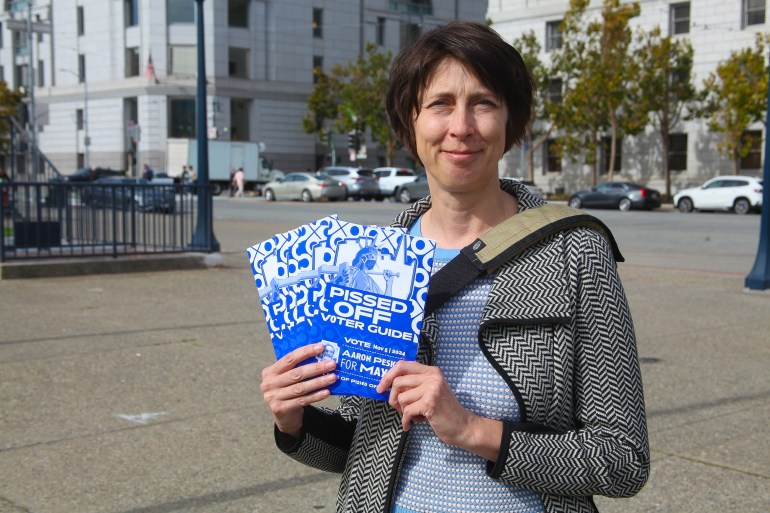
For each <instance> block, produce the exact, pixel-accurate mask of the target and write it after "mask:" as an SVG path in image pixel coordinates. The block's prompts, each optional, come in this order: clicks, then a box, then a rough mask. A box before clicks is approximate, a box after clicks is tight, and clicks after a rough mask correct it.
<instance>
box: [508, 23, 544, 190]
mask: <svg viewBox="0 0 770 513" xmlns="http://www.w3.org/2000/svg"><path fill="white" fill-rule="evenodd" d="M513 46H514V48H516V49H517V50H518V51H519V53H520V54H521V57H522V59H524V64H525V65H526V66H527V69H528V70H529V73H530V75H532V81H533V82H534V84H535V91H534V94H535V97H534V102H533V104H532V110H533V112H532V118H531V120H530V123H529V126H528V127H527V137H528V138H529V145H528V148H527V175H528V176H527V178H528V179H529V180H534V173H535V170H534V167H535V165H534V160H535V159H534V156H535V153H536V152H537V150H538V149H540V148H541V147H542V146H543V144H544V143H545V142H546V141H547V140H548V137H549V136H550V134H551V131H552V127H553V122H552V113H553V109H554V102H553V101H551V100H552V98H551V96H550V91H551V80H552V76H553V72H552V71H551V69H550V68H549V67H548V66H547V65H546V64H545V63H543V61H541V60H540V51H541V46H540V43H539V42H538V41H537V36H536V35H535V33H534V32H533V31H529V32H527V33H525V34H522V36H521V37H519V38H517V39H515V40H514V41H513Z"/></svg>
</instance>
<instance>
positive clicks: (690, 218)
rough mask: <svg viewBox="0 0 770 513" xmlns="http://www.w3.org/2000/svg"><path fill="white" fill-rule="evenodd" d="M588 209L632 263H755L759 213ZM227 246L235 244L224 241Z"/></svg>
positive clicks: (238, 208) (359, 217) (367, 214)
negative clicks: (684, 212)
mask: <svg viewBox="0 0 770 513" xmlns="http://www.w3.org/2000/svg"><path fill="white" fill-rule="evenodd" d="M405 207H406V205H404V204H402V203H394V202H390V201H384V202H378V201H368V202H362V201H346V202H337V203H327V202H316V203H301V202H296V201H295V202H289V201H285V202H266V201H265V200H264V199H262V198H249V199H244V200H233V199H231V198H224V197H220V198H216V199H215V209H214V215H215V218H216V220H230V221H239V222H249V221H251V222H253V223H255V227H254V229H257V227H259V228H260V229H261V228H262V227H265V228H268V227H270V226H276V227H279V228H277V229H276V230H275V231H273V232H270V230H269V229H268V230H266V231H267V232H268V233H267V234H266V236H267V237H269V236H271V235H272V233H276V232H278V231H285V230H289V229H291V228H294V227H296V226H298V225H300V224H303V223H306V222H308V221H312V220H315V219H320V218H321V217H324V216H325V215H328V214H329V213H332V212H335V213H337V214H339V216H340V218H341V219H345V220H347V221H352V222H356V223H362V224H384V223H389V222H390V221H391V220H392V219H393V217H395V215H396V214H397V213H398V212H400V211H401V210H403V209H404V208H405ZM586 212H588V213H590V214H592V215H594V216H596V217H598V218H599V219H601V220H602V221H603V222H604V223H605V224H607V226H609V227H610V229H611V230H612V232H613V234H614V236H615V238H616V239H617V241H618V244H619V245H620V250H621V252H622V253H623V254H624V255H625V257H626V261H627V263H629V264H644V265H653V266H655V267H665V268H669V269H699V270H709V271H715V272H734V273H746V274H748V272H749V271H750V270H751V267H752V265H753V264H754V258H755V256H756V251H757V244H758V241H759V221H760V216H759V215H756V214H750V215H745V216H739V215H735V214H732V213H727V212H696V213H691V214H681V213H679V212H677V211H675V210H671V209H670V208H668V209H661V210H656V211H653V212H648V211H632V212H620V211H618V210H601V209H591V210H586ZM266 223H267V225H266ZM260 231H261V230H260ZM217 236H219V234H217ZM220 242H222V241H221V240H220ZM254 242H258V241H256V240H255V241H254ZM232 244H234V245H237V244H238V241H232ZM241 244H242V243H241ZM222 247H223V248H225V247H229V245H227V244H223V245H222ZM717 257H718V258H717Z"/></svg>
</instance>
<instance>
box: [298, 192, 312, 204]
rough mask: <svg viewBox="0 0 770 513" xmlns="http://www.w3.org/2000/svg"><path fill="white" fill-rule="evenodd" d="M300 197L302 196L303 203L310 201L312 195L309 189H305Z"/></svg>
mask: <svg viewBox="0 0 770 513" xmlns="http://www.w3.org/2000/svg"><path fill="white" fill-rule="evenodd" d="M300 198H302V201H304V202H305V203H310V202H311V201H313V195H312V194H310V191H309V190H307V189H305V190H303V191H302V195H301V196H300Z"/></svg>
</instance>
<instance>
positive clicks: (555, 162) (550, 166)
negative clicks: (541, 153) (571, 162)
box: [543, 139, 561, 173]
mask: <svg viewBox="0 0 770 513" xmlns="http://www.w3.org/2000/svg"><path fill="white" fill-rule="evenodd" d="M543 148H544V149H545V159H544V160H545V163H546V167H545V170H546V171H547V172H549V173H561V155H560V154H559V146H558V145H557V144H556V139H548V140H547V141H546V143H545V145H544V146H543Z"/></svg>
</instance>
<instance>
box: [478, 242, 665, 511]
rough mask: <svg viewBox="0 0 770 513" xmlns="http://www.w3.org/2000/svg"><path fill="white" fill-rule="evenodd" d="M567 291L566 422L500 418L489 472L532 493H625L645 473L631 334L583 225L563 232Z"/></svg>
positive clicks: (598, 248)
mask: <svg viewBox="0 0 770 513" xmlns="http://www.w3.org/2000/svg"><path fill="white" fill-rule="evenodd" d="M565 240H566V242H565V243H566V245H567V246H566V248H565V249H566V250H567V251H566V254H567V255H568V256H567V259H568V263H567V265H568V267H569V268H570V270H571V271H572V278H571V280H572V282H573V283H572V284H571V285H572V290H574V291H575V297H574V301H575V316H574V320H573V321H572V323H571V325H570V326H569V329H571V330H572V334H571V335H572V339H573V343H572V346H571V347H572V353H573V354H572V356H573V358H574V365H573V367H572V372H571V374H572V378H571V380H570V378H569V376H566V377H565V376H562V379H564V380H565V381H566V384H565V386H566V387H570V388H571V390H569V389H568V390H566V392H565V394H570V393H571V394H572V398H571V403H572V410H573V411H572V414H571V419H570V424H571V426H570V427H569V428H568V429H563V430H554V429H550V428H548V427H547V426H544V425H541V424H534V423H525V422H505V423H504V430H503V431H504V433H503V439H502V440H503V443H502V444H501V449H500V454H499V456H498V459H497V461H496V462H489V463H488V466H487V471H488V473H489V475H490V476H491V477H495V478H498V479H501V480H503V481H507V482H510V483H512V484H515V485H516V486H521V487H525V488H528V489H532V490H535V491H539V492H543V493H549V494H558V495H571V496H586V495H594V494H599V495H606V496H611V497H630V496H632V495H634V494H636V493H637V492H638V491H639V490H640V489H641V488H642V486H643V485H644V483H645V482H646V480H647V477H648V474H649V461H650V457H649V447H648V441H647V425H646V418H645V412H644V398H643V393H642V381H641V373H640V369H639V361H638V356H637V350H636V339H635V335H634V328H633V324H632V321H631V315H630V312H629V308H628V303H627V300H626V296H625V293H624V291H623V287H622V285H621V283H620V279H619V277H618V273H617V267H616V264H615V261H614V258H613V256H612V251H611V249H610V247H609V244H608V243H607V242H606V240H605V239H604V238H603V237H601V236H600V235H598V234H597V233H596V232H593V231H591V230H587V229H580V230H576V231H574V232H573V233H572V234H571V236H568V237H565Z"/></svg>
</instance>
